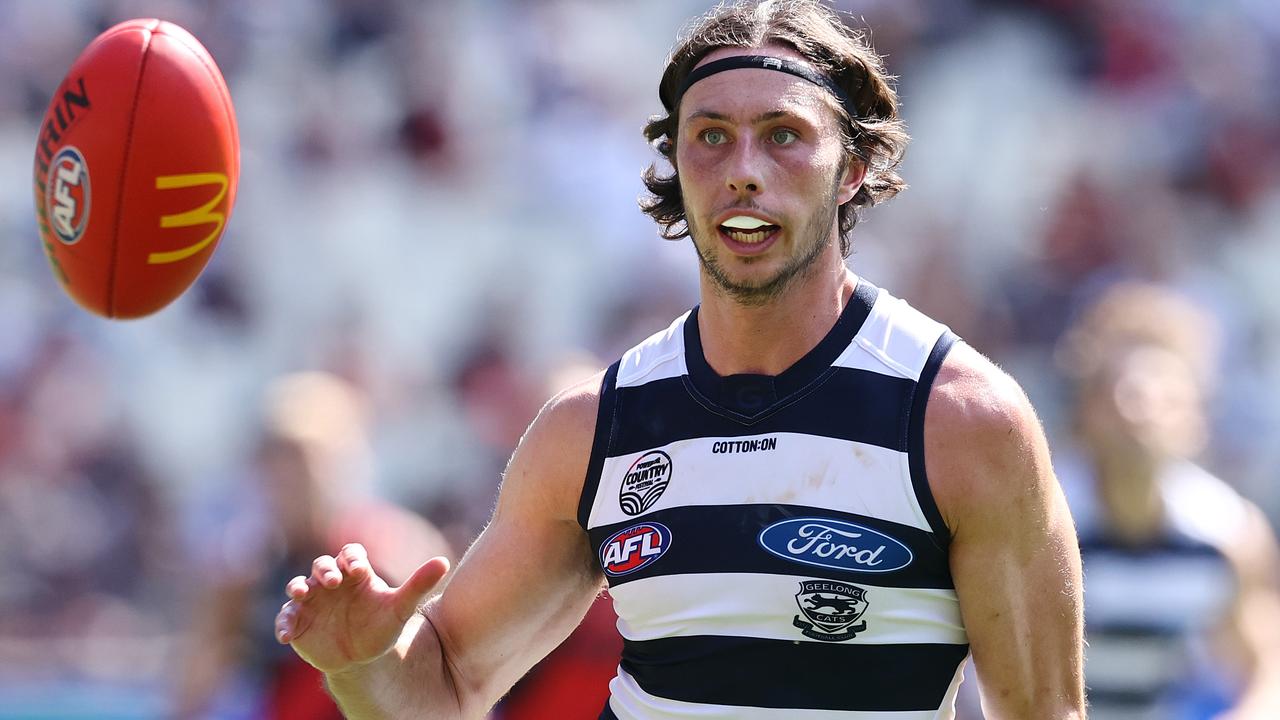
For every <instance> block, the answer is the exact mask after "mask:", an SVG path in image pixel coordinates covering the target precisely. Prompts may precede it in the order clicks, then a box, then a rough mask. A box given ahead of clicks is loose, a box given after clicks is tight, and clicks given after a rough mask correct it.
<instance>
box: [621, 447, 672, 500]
mask: <svg viewBox="0 0 1280 720" xmlns="http://www.w3.org/2000/svg"><path fill="white" fill-rule="evenodd" d="M670 482H671V456H670V455H668V454H666V453H664V452H662V451H661V450H653V451H650V452H647V453H645V454H643V455H641V456H640V457H638V458H636V461H635V462H633V463H631V467H629V468H627V474H626V475H625V476H624V477H623V478H622V485H621V487H619V488H618V505H619V507H621V508H622V512H624V513H626V514H628V515H639V514H640V513H642V512H644V511H645V510H648V509H649V508H651V507H653V506H654V504H655V503H657V502H658V498H660V497H662V493H663V492H664V491H665V490H666V489H667V484H668V483H670Z"/></svg>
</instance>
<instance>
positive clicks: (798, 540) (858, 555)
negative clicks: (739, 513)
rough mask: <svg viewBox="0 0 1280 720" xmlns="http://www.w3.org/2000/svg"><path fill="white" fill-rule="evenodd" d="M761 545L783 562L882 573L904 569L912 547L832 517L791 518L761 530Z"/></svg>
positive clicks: (910, 555) (909, 561)
mask: <svg viewBox="0 0 1280 720" xmlns="http://www.w3.org/2000/svg"><path fill="white" fill-rule="evenodd" d="M758 540H759V542H760V546H761V547H763V548H764V549H765V550H768V551H769V552H771V553H773V554H774V555H777V556H778V557H780V558H782V559H783V560H790V561H791V562H798V563H804V564H805V565H817V566H818V567H824V568H831V569H833V570H852V571H854V572H864V573H883V572H893V571H894V570H901V569H902V568H904V567H906V566H908V565H910V564H911V561H912V560H913V559H915V556H914V555H912V553H911V548H909V547H907V546H906V545H904V544H902V543H901V542H899V541H898V540H895V539H894V538H891V537H889V536H888V535H885V534H884V533H882V532H880V531H878V530H872V529H871V528H868V527H863V526H861V525H855V524H854V523H851V522H845V521H843V520H832V519H830V518H792V519H790V520H783V521H781V522H776V523H774V524H772V525H770V526H769V527H767V528H765V529H764V530H761V531H760V537H759V538H758Z"/></svg>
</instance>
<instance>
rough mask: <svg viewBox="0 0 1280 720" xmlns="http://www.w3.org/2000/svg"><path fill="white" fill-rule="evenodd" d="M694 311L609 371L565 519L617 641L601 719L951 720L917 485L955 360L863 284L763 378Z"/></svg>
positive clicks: (916, 321)
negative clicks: (576, 525)
mask: <svg viewBox="0 0 1280 720" xmlns="http://www.w3.org/2000/svg"><path fill="white" fill-rule="evenodd" d="M697 313H698V310H697V309H696V308H695V309H693V310H692V311H690V312H689V313H686V314H685V315H684V316H682V317H680V318H679V319H677V320H676V321H675V322H674V323H672V325H671V326H670V327H669V328H667V330H665V331H664V332H661V333H658V334H656V335H654V336H652V337H650V338H649V339H648V340H646V341H644V342H643V343H641V344H640V345H638V346H636V347H635V348H633V349H631V350H629V351H628V352H627V353H626V354H625V355H624V356H623V357H622V359H621V360H620V361H619V362H618V363H616V364H615V365H613V366H612V367H611V368H609V370H608V372H607V373H606V375H605V380H604V385H603V388H602V394H601V401H600V413H599V418H598V420H597V426H596V434H595V441H594V445H593V448H592V453H591V459H590V465H589V468H588V473H587V480H586V483H585V486H584V489H583V495H582V500H581V504H580V506H579V513H578V516H579V522H580V523H581V524H582V526H583V527H584V528H585V529H586V530H587V532H588V534H589V536H590V539H591V543H592V546H593V548H594V549H595V550H596V559H597V561H598V562H599V563H600V567H601V569H602V570H603V572H604V574H605V576H606V577H607V579H608V582H609V589H610V594H611V595H612V597H613V600H614V607H615V609H616V610H617V612H618V617H619V620H618V628H619V630H620V631H621V633H622V636H623V638H624V649H623V653H622V662H621V664H620V666H619V668H618V675H617V677H616V678H615V679H614V680H613V681H612V683H611V685H610V689H611V693H612V696H611V698H610V701H609V705H608V706H607V707H606V708H605V710H604V713H603V714H602V715H601V717H602V718H620V719H621V720H631V719H637V720H640V719H643V720H675V719H676V718H749V719H751V720H756V719H764V718H789V719H793V720H794V719H801V720H818V719H819V718H821V719H823V720H826V719H835V718H841V719H846V720H873V719H874V720H891V719H892V720H935V719H937V718H951V717H953V714H954V710H953V706H954V699H955V694H956V691H957V689H958V686H959V683H960V676H961V665H962V663H963V660H964V658H965V656H966V654H967V651H968V639H967V636H966V634H965V629H964V626H963V623H962V621H961V617H960V609H959V603H958V601H957V599H956V593H955V588H954V584H953V582H952V578H951V573H950V569H949V566H948V562H947V545H948V540H949V535H948V532H947V529H946V527H945V526H944V524H943V521H942V518H941V516H940V514H939V512H938V509H937V506H936V505H935V503H934V501H933V498H932V495H931V494H930V492H929V488H928V484H927V480H926V478H925V472H924V457H923V432H924V410H925V403H926V400H927V398H928V394H929V388H930V386H931V384H932V381H933V378H934V376H935V375H936V373H937V370H938V367H939V366H940V365H941V363H942V360H943V358H944V357H945V355H946V353H947V351H948V349H949V348H950V347H951V346H952V344H953V343H954V342H955V336H954V335H952V334H951V333H950V332H949V331H948V330H947V329H946V328H945V327H944V326H942V325H941V324H939V323H937V322H935V321H933V320H930V319H929V318H927V317H925V316H924V315H923V314H921V313H920V312H918V311H916V310H914V309H913V308H911V307H910V306H908V305H907V304H906V303H905V302H903V301H901V300H898V299H896V298H894V297H892V296H890V295H889V294H888V293H886V292H884V291H881V290H879V289H878V288H876V287H875V286H873V285H871V284H869V283H867V282H866V281H865V280H859V282H858V285H857V288H856V290H855V292H854V293H853V296H852V298H851V299H850V302H849V304H848V307H847V308H846V309H845V311H844V312H843V313H842V315H841V317H840V319H839V320H838V321H837V323H836V325H835V326H834V327H833V328H832V329H831V331H830V332H829V333H828V334H827V336H826V337H825V338H824V339H823V340H822V341H821V342H820V343H819V344H818V345H817V347H815V348H814V349H813V350H812V351H810V352H809V353H808V354H806V355H805V356H804V357H803V358H801V359H800V360H799V361H797V362H796V363H795V364H794V365H793V366H792V367H790V368H788V369H787V370H786V371H785V372H783V373H782V374H780V375H777V376H762V375H732V376H727V377H720V376H718V375H716V374H715V372H714V371H712V369H711V368H710V366H709V365H708V364H707V362H706V359H705V357H704V356H703V353H702V345H701V340H700V338H699V333H698V322H697Z"/></svg>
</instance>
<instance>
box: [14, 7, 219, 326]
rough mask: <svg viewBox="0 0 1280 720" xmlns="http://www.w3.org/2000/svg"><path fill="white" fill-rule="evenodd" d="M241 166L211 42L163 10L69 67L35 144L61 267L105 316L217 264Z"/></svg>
mask: <svg viewBox="0 0 1280 720" xmlns="http://www.w3.org/2000/svg"><path fill="white" fill-rule="evenodd" d="M239 175H240V141H239V137H238V135H237V131H236V118H235V111H234V110H233V108H232V106H231V95H230V93H228V92H227V85H226V83H225V82H224V81H223V79H222V73H221V72H219V70H218V66H217V65H215V64H214V62H213V58H211V57H210V56H209V53H208V51H206V50H205V49H204V46H202V45H201V44H200V42H199V41H197V40H196V39H195V38H194V37H193V36H192V35H191V33H189V32H187V31H186V30H183V29H182V28H180V27H178V26H177V25H174V24H173V23H169V22H164V21H161V20H154V19H150V20H130V21H128V22H123V23H120V24H119V25H116V26H115V27H113V28H111V29H109V30H107V31H106V32H104V33H102V34H101V35H99V36H98V37H97V38H95V39H94V41H93V42H91V43H90V44H89V46H88V47H87V48H85V50H84V52H83V53H81V55H80V57H79V58H77V59H76V61H75V63H73V64H72V65H71V70H70V71H69V72H68V73H67V76H66V78H64V79H63V81H62V83H61V85H60V86H59V87H58V89H57V91H56V92H55V93H54V95H53V100H52V101H51V102H50V103H49V109H48V111H47V112H46V113H45V116H44V121H43V123H42V124H41V127H40V136H39V139H38V140H37V143H36V158H35V200H36V216H37V219H38V221H39V226H40V238H41V241H42V242H43V244H44V249H45V253H46V255H47V256H48V258H49V264H50V265H51V266H52V269H53V274H54V276H55V277H56V278H57V279H58V281H59V282H60V283H61V284H62V287H63V288H64V289H65V290H66V291H67V294H69V295H70V296H71V297H72V298H73V299H74V300H75V301H76V302H78V303H79V304H80V305H81V306H83V307H85V308H86V309H88V310H90V311H92V312H94V313H96V314H98V315H102V316H104V317H109V318H136V317H142V316H144V315H149V314H151V313H154V312H156V311H157V310H159V309H161V308H163V307H164V306H165V305H168V304H169V303H170V302H172V301H173V300H174V299H175V298H177V297H178V296H179V295H181V294H182V292H183V291H184V290H186V289H187V288H188V287H190V286H191V284H192V283H193V282H195V279H196V277H197V276H198V275H199V274H200V271H201V270H203V269H204V266H205V265H206V264H207V263H208V262H209V258H210V257H211V256H212V255H213V251H214V248H216V247H217V245H218V239H219V238H220V237H221V236H222V231H223V229H224V228H225V227H226V224H227V219H228V217H229V216H230V215H231V207H232V205H233V204H234V203H235V197H236V183H237V181H238V180H239Z"/></svg>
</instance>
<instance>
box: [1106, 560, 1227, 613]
mask: <svg viewBox="0 0 1280 720" xmlns="http://www.w3.org/2000/svg"><path fill="white" fill-rule="evenodd" d="M1086 558H1087V561H1086V563H1085V566H1084V583H1085V585H1084V586H1085V587H1086V588H1088V592H1086V593H1085V594H1084V610H1085V615H1086V616H1087V617H1088V618H1089V623H1090V624H1091V625H1096V626H1099V627H1105V626H1107V625H1113V624H1123V625H1135V624H1138V625H1155V626H1158V627H1164V628H1177V629H1179V630H1191V629H1201V628H1203V627H1204V626H1207V625H1212V624H1214V623H1216V622H1218V620H1219V619H1220V618H1221V617H1222V616H1223V614H1224V613H1225V612H1226V611H1227V609H1228V607H1229V605H1230V603H1231V601H1232V599H1233V597H1234V594H1235V575H1234V573H1233V572H1232V569H1231V567H1230V566H1229V565H1227V561H1226V560H1224V559H1222V558H1216V557H1209V556H1181V557H1180V556H1169V555H1156V556H1153V557H1150V558H1143V559H1142V560H1141V561H1135V560H1133V559H1132V558H1126V557H1124V556H1121V555H1117V554H1113V553H1106V552H1096V553H1088V554H1087V555H1086Z"/></svg>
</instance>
